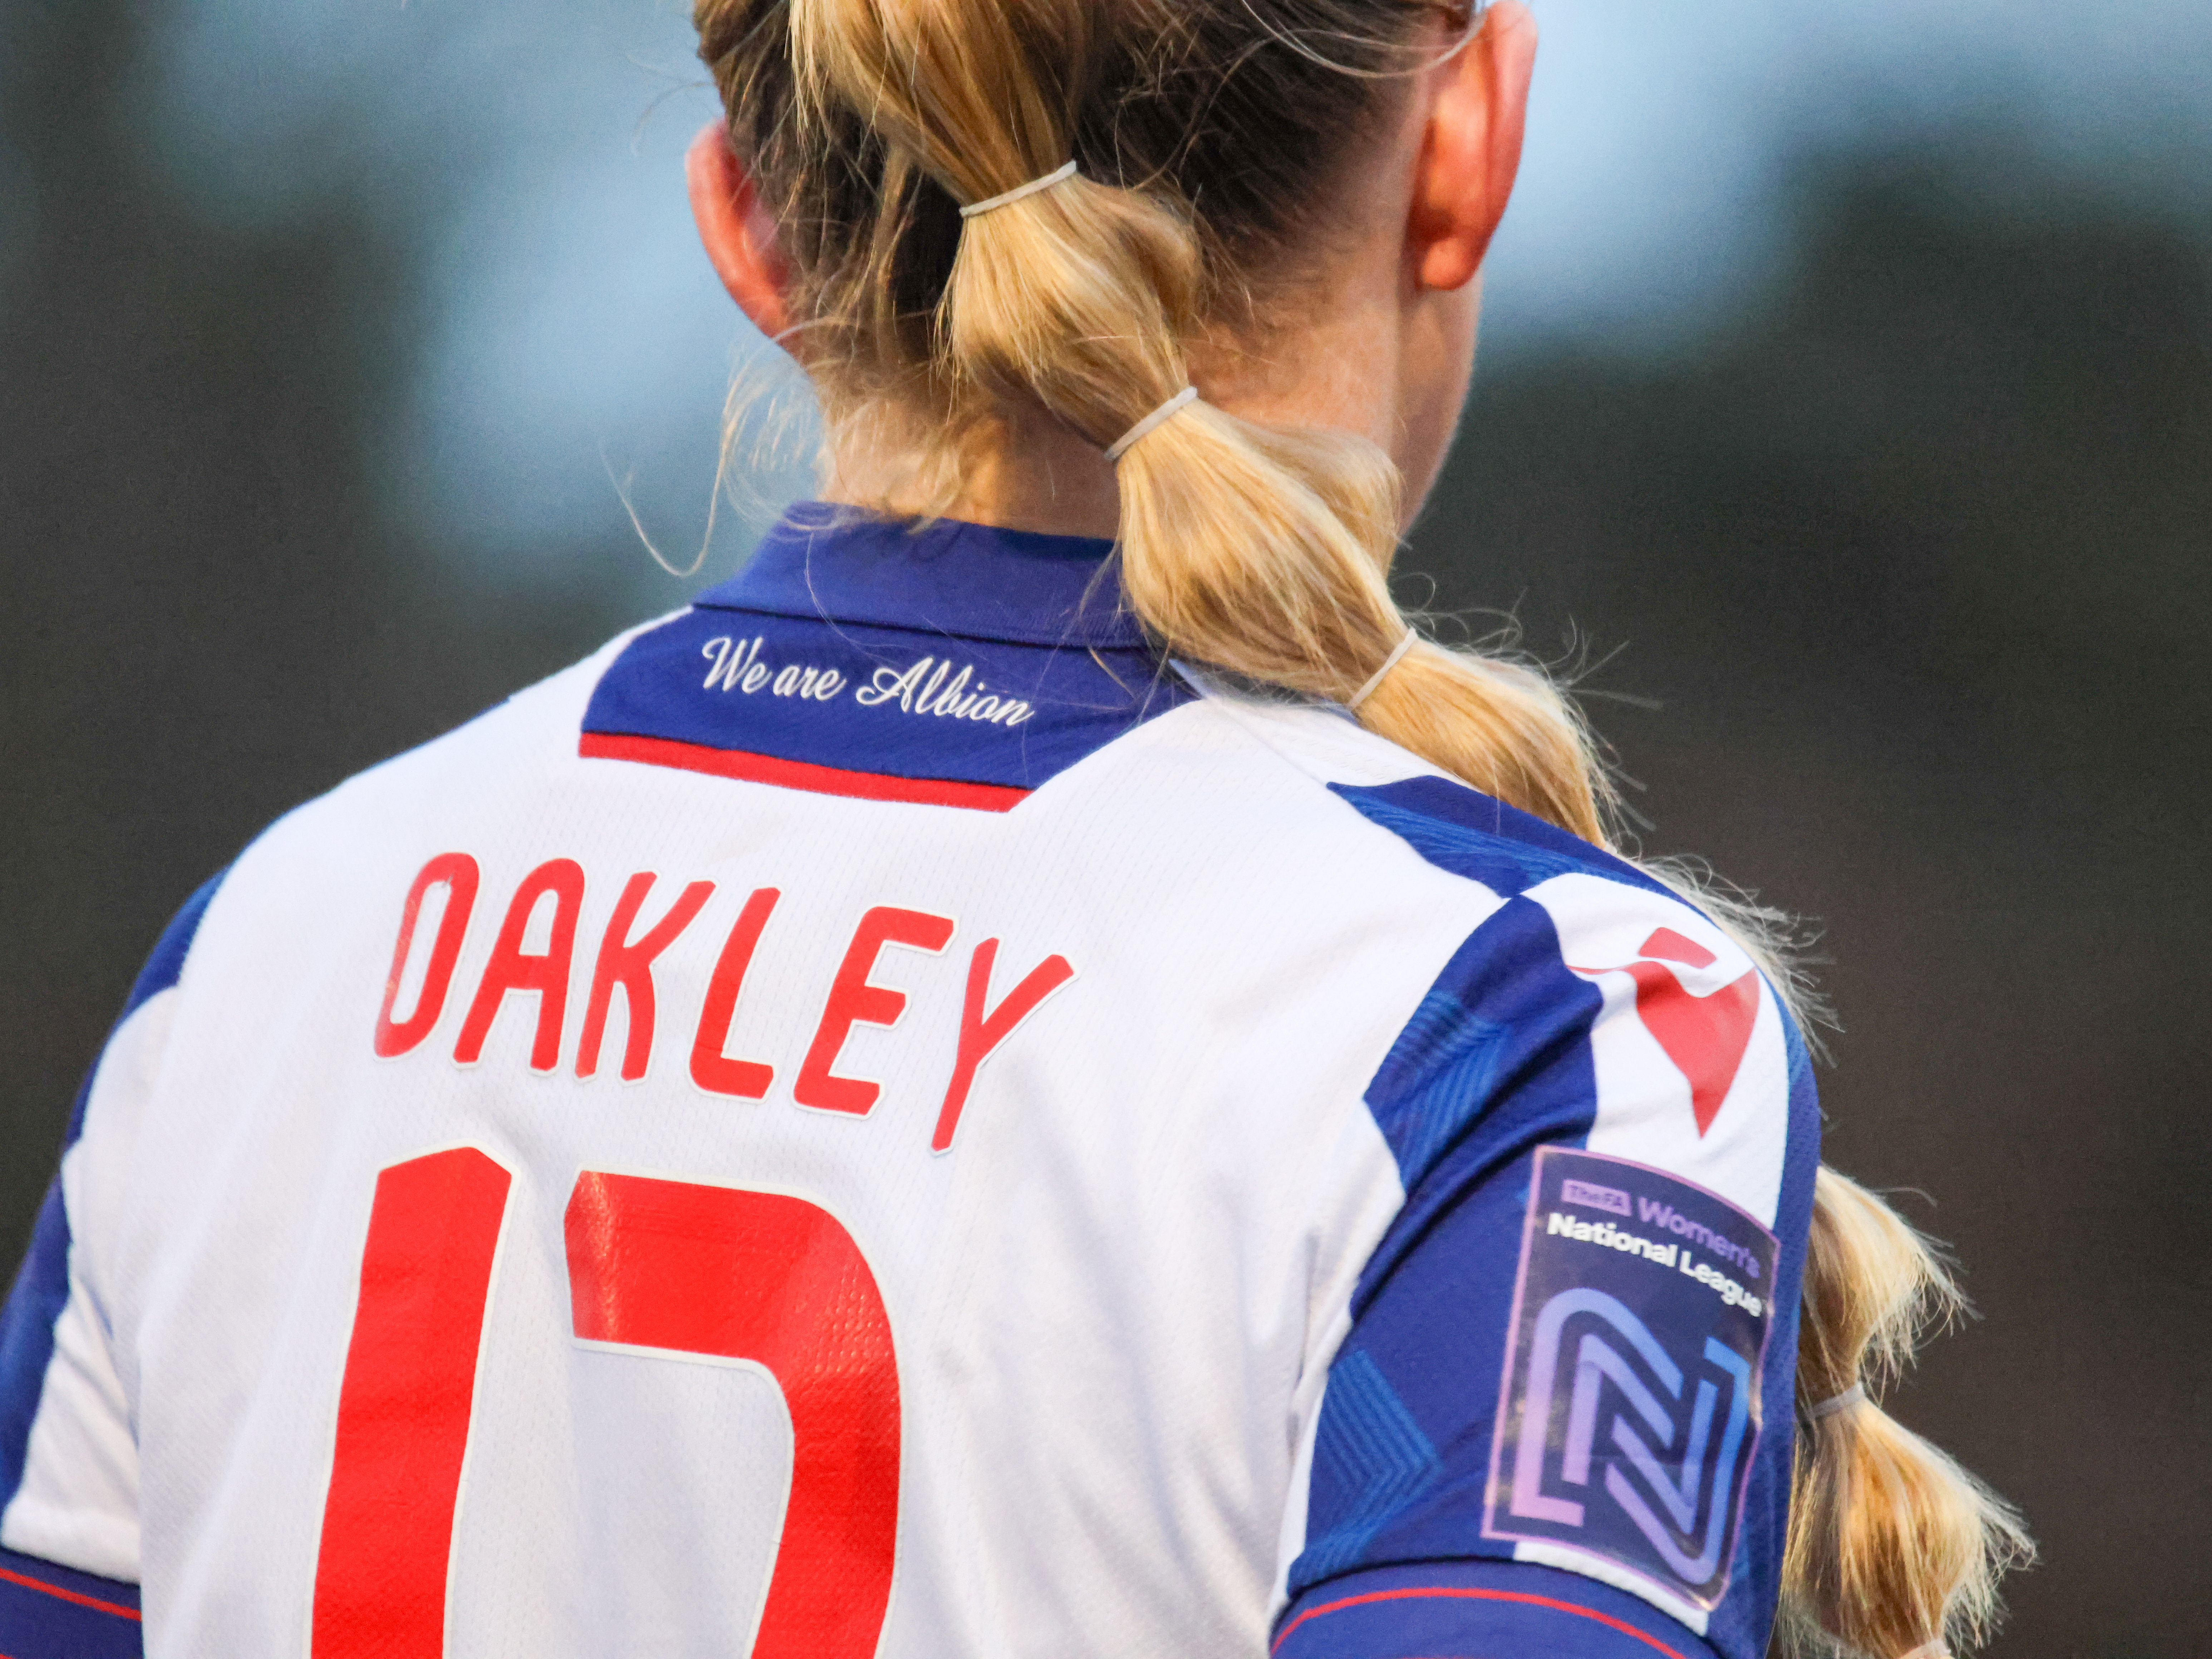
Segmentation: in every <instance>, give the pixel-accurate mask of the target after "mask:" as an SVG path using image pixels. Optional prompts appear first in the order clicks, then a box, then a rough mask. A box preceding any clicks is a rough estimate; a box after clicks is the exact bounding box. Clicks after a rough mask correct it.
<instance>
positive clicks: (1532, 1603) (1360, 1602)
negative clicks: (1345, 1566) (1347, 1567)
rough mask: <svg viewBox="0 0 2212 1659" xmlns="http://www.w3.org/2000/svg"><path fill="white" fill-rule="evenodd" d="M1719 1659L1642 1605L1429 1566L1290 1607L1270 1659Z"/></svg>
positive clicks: (1484, 1569)
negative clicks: (1410, 1657)
mask: <svg viewBox="0 0 2212 1659" xmlns="http://www.w3.org/2000/svg"><path fill="white" fill-rule="evenodd" d="M1412 1655H1419V1656H1421V1659H1538V1656H1541V1659H1712V1655H1713V1650H1712V1649H1711V1647H1709V1646H1707V1645H1706V1644H1705V1643H1704V1642H1701V1641H1699V1639H1698V1638H1696V1637H1694V1636H1692V1634H1690V1632H1688V1631H1686V1630H1685V1629H1683V1628H1682V1626H1680V1625H1678V1624H1676V1623H1675V1622H1674V1620H1672V1619H1669V1618H1668V1617H1667V1615H1666V1614H1664V1613H1661V1612H1659V1611H1658V1610H1657V1609H1656V1608H1655V1607H1651V1606H1650V1605H1649V1604H1648V1603H1646V1602H1644V1601H1638V1599H1637V1598H1636V1597H1635V1596H1632V1595H1628V1594H1626V1592H1624V1591H1621V1590H1617V1589H1613V1587H1612V1586H1611V1585H1609V1584H1601V1583H1598V1582H1597V1581H1596V1580H1595V1579H1592V1578H1585V1577H1583V1576H1582V1575H1581V1574H1580V1573H1576V1572H1560V1571H1556V1570H1554V1569H1553V1568H1551V1567H1540V1566H1533V1565H1522V1564H1521V1563H1517V1562H1510V1561H1423V1562H1415V1563H1412V1564H1409V1565H1405V1566H1398V1567H1383V1568H1379V1569H1376V1570H1373V1571H1367V1572H1356V1573H1352V1574H1349V1575H1347V1576H1346V1577H1342V1578H1334V1579H1331V1580H1330V1581H1329V1582H1328V1583H1326V1584H1322V1585H1319V1586H1317V1587H1316V1588H1315V1589H1311V1590H1309V1591H1308V1592H1307V1593H1306V1594H1305V1595H1302V1596H1300V1597H1299V1598H1298V1599H1297V1601H1294V1602H1292V1603H1291V1607H1290V1608H1289V1610H1288V1611H1287V1612H1286V1613H1285V1614H1284V1616H1283V1620H1282V1622H1281V1624H1280V1625H1279V1627H1278V1632H1277V1634H1276V1637H1275V1644H1274V1647H1273V1651H1272V1654H1271V1656H1270V1659H1407V1656H1412Z"/></svg>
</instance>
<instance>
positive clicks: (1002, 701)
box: [699, 635, 1036, 726]
mask: <svg viewBox="0 0 2212 1659" xmlns="http://www.w3.org/2000/svg"><path fill="white" fill-rule="evenodd" d="M764 643H765V641H763V640H762V638H761V637H760V636H758V635H755V636H754V637H753V638H751V639H749V640H738V639H732V638H730V637H729V636H728V635H721V636H719V637H717V638H714V639H711V640H708V641H707V642H706V644H704V645H702V646H701V647H699V653H700V655H702V656H703V657H704V658H706V659H707V678H706V681H705V683H704V685H703V688H702V689H703V690H708V691H715V690H720V691H734V692H737V693H738V694H740V695H741V696H758V695H760V694H761V693H763V692H766V693H767V694H768V695H769V696H774V697H795V698H798V699H799V700H800V701H801V702H836V700H837V699H838V697H840V696H842V695H843V694H844V691H845V690H846V688H847V686H848V685H849V684H851V682H850V681H848V679H847V678H845V675H844V673H843V672H842V671H841V670H838V669H835V668H816V667H813V666H811V665H806V664H801V663H786V664H784V665H782V666H781V667H775V666H773V665H769V664H768V663H765V662H763V661H762V660H761V651H762V649H763V645H764ZM853 701H854V702H856V703H858V704H860V707H861V708H889V709H895V710H896V711H897V712H898V713H900V714H931V715H934V716H935V717H936V718H938V719H939V720H976V721H980V722H981V723H982V724H983V725H986V726H1019V725H1021V724H1023V723H1024V721H1026V720H1028V719H1029V718H1030V715H1031V714H1033V713H1035V712H1036V711H1035V710H1033V709H1032V708H1030V705H1029V703H1028V702H1026V701H1025V700H1024V699H1023V698H1020V697H1008V696H1000V694H999V693H997V692H995V691H994V690H991V689H990V687H989V686H988V685H987V684H984V682H983V679H982V678H981V676H980V675H978V674H977V673H976V671H975V665H974V664H973V663H962V664H960V665H957V667H956V666H955V665H954V664H953V662H952V660H951V658H949V657H924V658H922V659H921V660H920V661H918V662H915V663H914V664H912V665H909V666H908V667H905V668H894V667H890V666H885V667H882V668H878V669H877V670H876V671H875V672H874V673H873V674H872V675H871V676H870V677H869V679H868V683H867V684H866V685H860V686H854V687H853Z"/></svg>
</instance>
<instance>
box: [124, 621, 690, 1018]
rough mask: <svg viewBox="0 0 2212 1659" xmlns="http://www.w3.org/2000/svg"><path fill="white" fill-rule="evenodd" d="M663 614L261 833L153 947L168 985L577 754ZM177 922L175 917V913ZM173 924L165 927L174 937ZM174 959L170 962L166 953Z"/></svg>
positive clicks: (496, 805) (306, 918)
mask: <svg viewBox="0 0 2212 1659" xmlns="http://www.w3.org/2000/svg"><path fill="white" fill-rule="evenodd" d="M664 620H665V618H658V617H657V618H655V619H653V621H652V622H648V623H642V624H640V625H639V626H638V627H636V628H632V629H627V630H625V631H624V632H623V633H621V634H619V635H616V636H615V637H614V638H613V639H611V640H610V641H608V642H607V643H606V644H605V645H604V646H602V647H599V649H598V650H596V651H594V652H593V653H592V654H591V655H590V656H588V657H586V658H585V659H582V660H581V661H580V662H577V663H574V664H572V665H569V666H568V667H567V668H563V669H562V670H560V671H557V672H556V673H554V674H552V675H550V676H549V677H548V678H545V679H543V680H541V681H539V682H538V683H537V684H534V685H532V686H528V687H526V688H525V689H524V690H520V691H517V692H515V693H514V694H513V695H512V696H508V697H507V698H506V699H505V700H503V701H502V702H499V703H497V704H495V705H494V706H493V707H492V708H488V709H486V710H485V711H484V712H483V713H482V714H478V715H477V716H476V717H475V718H474V719H473V720H468V721H466V722H465V723H464V724H462V725H460V726H456V727H454V728H453V730H451V731H448V732H444V733H442V734H441V735H440V736H438V737H435V738H431V739H430V740H429V741H428V742H427V743H424V744H418V745H417V746H416V747H415V748H413V749H410V750H405V751H404V752H403V753H401V754H398V755H395V756H393V757H392V758H391V759H389V760H386V761H381V762H380V763H377V764H376V765H374V766H371V767H369V768H368V769H365V770H363V771H361V772H357V773H356V774H355V775H353V776H351V777H349V778H348V779H346V780H345V781H343V782H342V783H340V784H338V785H337V786H336V787H333V788H331V789H330V790H328V791H327V792H325V793H323V794H321V795H319V796H317V797H315V798H313V799H310V800H307V801H305V802H302V803H301V805H298V806H295V807H294V808H293V809H292V810H291V811H289V812H287V813H285V814H284V815H283V817H279V818H277V819H276V821H275V822H274V823H270V824H269V825H268V826H267V827H266V828H264V829H262V830H261V831H260V833H259V834H258V835H257V836H255V837H254V838H253V840H252V842H250V843H248V845H247V846H246V848H245V849H244V850H243V851H242V852H241V853H240V854H239V857H238V859H237V860H235V861H234V863H233V864H232V865H231V866H230V867H229V868H228V870H226V871H225V872H223V873H222V876H221V877H220V878H218V880H217V881H215V882H210V884H208V887H207V888H206V889H204V890H203V891H202V892H201V893H199V894H196V895H195V896H194V903H193V906H192V907H191V922H192V927H191V932H190V933H186V934H185V935H183V937H182V944H181V945H177V946H174V947H173V946H172V945H171V944H170V943H169V942H168V941H167V939H165V941H164V944H163V945H162V946H161V949H160V950H158V951H156V953H155V956H156V960H157V962H164V963H167V972H168V982H169V983H170V984H172V985H174V984H175V983H176V982H177V981H178V979H179V975H183V976H185V977H186V978H187V979H189V977H190V971H189V964H188V963H187V961H186V952H187V951H189V952H190V955H191V958H192V961H193V962H194V963H197V960H198V958H200V957H205V956H208V955H209V954H210V951H211V949H214V950H221V949H222V948H223V947H222V946H219V945H214V944H213V942H214V941H220V940H228V939H234V938H237V937H239V936H240V934H241V933H250V934H253V935H256V936H262V935H266V934H267V933H270V931H271V930H272V929H277V930H282V929H283V928H285V927H307V928H314V927H326V926H328V925H329V924H330V923H331V921H332V919H333V918H334V916H335V915H336V914H337V912H339V911H341V910H343V908H345V902H346V898H347V896H348V895H349V893H351V892H354V891H356V890H359V878H360V877H361V875H362V873H363V872H365V871H367V870H368V869H371V868H374V867H379V866H380V865H381V864H382V863H383V862H385V861H386V860H387V859H388V857H389V855H390V852H391V849H392V848H397V847H399V846H402V845H404V846H407V847H412V846H413V845H414V843H415V842H417V841H419V840H420V839H421V838H422V834H423V832H424V831H425V830H426V829H434V828H435V827H436V826H438V825H440V824H441V823H445V822H447V821H454V822H456V823H459V821H460V820H463V819H473V818H474V817H475V816H476V815H478V814H483V813H489V814H491V815H493V816H497V815H498V814H499V813H500V812H501V811H502V807H503V804H505V803H508V802H510V801H511V800H520V799H526V798H527V795H528V793H529V792H530V791H531V789H532V785H533V783H534V782H535V781H537V780H539V779H542V778H543V777H544V776H545V775H547V774H548V772H549V771H550V770H551V769H554V768H556V767H557V766H558V765H559V764H560V763H562V760H563V759H566V758H573V757H574V754H575V745H576V732H577V730H578V727H579V726H580V721H581V719H582V713H583V708H584V706H585V704H586V702H587V701H588V700H589V699H590V696H591V695H592V688H593V686H595V685H596V684H598V682H599V678H600V676H601V675H602V674H604V673H605V671H606V668H607V665H608V664H609V663H611V661H612V660H613V659H614V658H615V657H616V656H617V655H619V654H620V653H621V652H622V650H623V647H625V646H627V645H628V644H629V641H631V640H633V639H634V638H635V637H636V636H637V635H639V634H640V633H641V632H644V631H645V630H646V629H650V628H652V627H654V626H656V625H658V624H659V623H660V622H661V621H664ZM180 920H181V919H180ZM175 931H176V930H175V929H174V928H173V929H172V933H175ZM171 958H173V960H171Z"/></svg>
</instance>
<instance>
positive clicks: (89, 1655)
mask: <svg viewBox="0 0 2212 1659" xmlns="http://www.w3.org/2000/svg"><path fill="white" fill-rule="evenodd" d="M144 1651H145V1645H144V1643H143V1640H142V1638H141V1633H140V1626H139V1623H138V1587H137V1585H136V1584H120V1583H116V1582H115V1581H114V1580H113V1579H112V1578H95V1577H93V1576H92V1574H90V1573H88V1572H72V1571H70V1569H69V1568H67V1567H58V1566H56V1565H53V1564H52V1562H51V1561H40V1560H35V1559H33V1558H32V1557H30V1556H27V1555H18V1554H16V1553H15V1552H14V1551H13V1550H0V1654H6V1655H7V1656H8V1659H138V1656H139V1655H140V1654H142V1653H143V1652H144Z"/></svg>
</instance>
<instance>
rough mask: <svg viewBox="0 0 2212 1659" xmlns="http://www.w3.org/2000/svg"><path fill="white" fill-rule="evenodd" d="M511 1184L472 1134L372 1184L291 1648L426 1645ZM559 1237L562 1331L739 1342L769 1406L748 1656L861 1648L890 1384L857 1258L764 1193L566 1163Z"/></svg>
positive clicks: (867, 1279) (684, 1343) (832, 1227)
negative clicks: (783, 1488)
mask: <svg viewBox="0 0 2212 1659" xmlns="http://www.w3.org/2000/svg"><path fill="white" fill-rule="evenodd" d="M511 1185H512V1178H511V1176H509V1174H508V1172H507V1170H505V1169H503V1168H501V1165H500V1164H497V1163H496V1162H495V1161H494V1160H493V1159H492V1158H489V1157H488V1156H486V1155H485V1154H484V1153H483V1152H478V1151H477V1150H476V1149H474V1148H473V1147H461V1148H458V1149H456V1150H454V1151H452V1152H434V1153H431V1154H430V1155H428V1157H424V1158H413V1159H410V1160H409V1161H408V1162H406V1163H404V1164H395V1165H393V1166H392V1168H391V1169H388V1170H385V1171H384V1172H383V1173H382V1174H381V1175H380V1176H378V1178H377V1186H376V1200H375V1204H374V1206H373V1208H372V1209H371V1211H370V1215H369V1225H368V1247H367V1249H366V1250H365V1252H364V1254H363V1256H362V1280H361V1300H360V1304H359V1307H358V1309H357V1310H356V1314H355V1317H354V1334H353V1341H352V1345H351V1346H350V1347H349V1349H348V1350H347V1354H346V1367H345V1379H344V1382H343V1385H342V1386H341V1389H340V1391H339V1397H338V1428H337V1449H336V1454H335V1456H334V1458H333V1463H332V1468H331V1486H330V1496H329V1498H328V1500H327V1502H326V1504H325V1510H324V1516H323V1540H322V1553H321V1556H320V1559H319V1562H318V1565H317V1569H316V1575H315V1613H314V1638H313V1652H314V1656H315V1659H366V1656H368V1655H372V1654H374V1655H377V1656H380V1659H436V1656H439V1655H441V1654H442V1653H443V1652H444V1650H445V1625H446V1575H447V1560H448V1559H449V1557H450V1555H451V1553H452V1543H453V1506H454V1503H455V1500H456V1498H458V1496H459V1490H460V1474H461V1460H462V1455H463V1452H464V1451H465V1448H466V1444H467V1438H468V1423H469V1413H470V1409H471V1405H472V1403H473V1396H474V1392H475V1383H476V1371H477V1351H478V1349H479V1347H480V1346H481V1342H482V1336H483V1316H484V1304H485V1301H486V1299H487V1297H488V1296H489V1291H490V1285H491V1267H492V1258H493V1255H494V1254H495V1250H496V1248H497V1245H498V1241H499V1231H500V1224H501V1218H502V1217H503V1215H504V1213H505V1211H506V1207H507V1193H508V1189H509V1188H510V1186H511ZM565 1233H566V1237H567V1245H568V1287H569V1297H570V1307H571V1316H572V1319H573V1322H574V1331H575V1334H576V1335H577V1336H578V1337H580V1338H582V1339H584V1340H587V1341H593V1342H606V1343H613V1344H617V1345H619V1346H625V1347H632V1348H636V1349H640V1350H643V1351H647V1352H651V1351H653V1350H659V1351H660V1352H668V1353H677V1354H687V1353H690V1354H706V1355H714V1356H716V1357H719V1358H732V1359H745V1360H750V1361H752V1362H753V1363H755V1364H759V1365H760V1366H762V1367H763V1369H764V1370H767V1371H768V1372H769V1375H771V1376H774V1377H775V1380H776V1383H777V1385H778V1386H779V1387H780V1388H781V1389H782V1391H783V1397H784V1402H785V1405H786V1407H787V1409H788V1411H789V1413H790V1415H791V1428H792V1470H791V1493H790V1498H789V1500H788V1502H787V1504H786V1507H785V1511H784V1524H783V1536H782V1541H781V1544H780V1545H779V1547H778V1548H777V1551H776V1558H775V1572H774V1573H773V1575H772V1576H771V1577H770V1578H769V1589H768V1601H767V1605H766V1606H765V1607H763V1610H762V1613H761V1622H760V1631H759V1634H758V1636H757V1638H756V1639H755V1641H754V1644H753V1649H752V1651H753V1654H754V1656H755V1659H868V1656H870V1655H872V1654H873V1653H874V1651H875V1649H876V1643H877V1639H878V1637H879V1636H880V1635H881V1633H882V1630H883V1622H884V1612H885V1609H886V1608H887V1607H888V1606H889V1604H890V1585H891V1565H892V1559H893V1553H894V1549H895V1547H896V1540H897V1529H898V1477H899V1388H898V1366H897V1363H896V1358H895V1356H894V1355H893V1352H892V1349H891V1334H890V1319H889V1317H888V1316H886V1314H885V1313H884V1303H883V1297H882V1295H881V1294H880V1292H879V1291H878V1289H877V1286H876V1280H875V1275H874V1274H873V1273H871V1272H870V1271H869V1269H868V1264H867V1261H866V1259H865V1258H864V1257H863V1256H862V1255H861V1254H860V1247H859V1246H858V1245H857V1244H855V1243H854V1241H853V1237H852V1235H851V1234H849V1233H848V1232H847V1231H845V1229H844V1228H843V1227H842V1225H839V1223H838V1221H837V1219H836V1217H834V1216H832V1215H831V1214H830V1213H829V1212H828V1211H826V1210H824V1209H823V1208H821V1207H820V1206H817V1205H814V1204H810V1203H808V1202H807V1201H806V1200H804V1199H799V1198H793V1197H789V1196H787V1195H786V1194H780V1193H757V1192H749V1191H746V1190H744V1189H742V1188H732V1187H712V1186H705V1185H702V1184H699V1183H696V1182H686V1181H665V1180H656V1179H653V1178H649V1177H647V1176H624V1175H608V1174H604V1173H601V1172H599V1171H597V1170H586V1171H584V1172H583V1173H582V1174H581V1175H580V1176H577V1178H576V1185H575V1187H574V1190H573V1191H572V1192H571V1193H570V1194H569V1197H568V1212H567V1216H566V1226H565Z"/></svg>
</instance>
